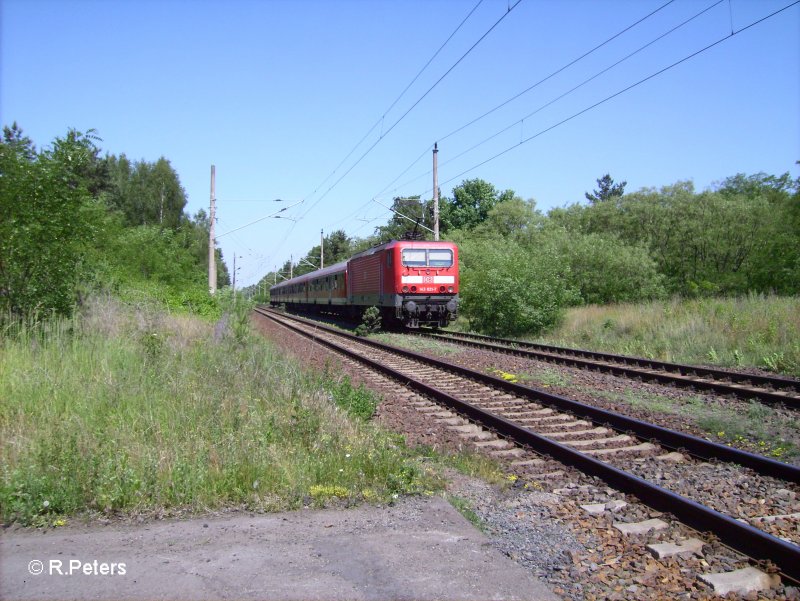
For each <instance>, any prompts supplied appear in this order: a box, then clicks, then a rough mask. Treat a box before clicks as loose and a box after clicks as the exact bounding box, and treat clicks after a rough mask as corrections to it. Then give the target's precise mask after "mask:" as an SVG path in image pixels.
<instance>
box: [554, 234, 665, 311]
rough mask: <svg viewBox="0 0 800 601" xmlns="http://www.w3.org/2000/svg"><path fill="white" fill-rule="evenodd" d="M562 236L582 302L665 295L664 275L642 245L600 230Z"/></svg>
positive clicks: (631, 300)
mask: <svg viewBox="0 0 800 601" xmlns="http://www.w3.org/2000/svg"><path fill="white" fill-rule="evenodd" d="M567 236H568V238H567ZM561 237H562V240H561V248H562V252H563V253H564V254H565V255H566V256H567V257H568V261H569V266H570V283H571V284H572V287H573V288H575V289H576V290H577V291H578V293H579V294H580V297H581V299H582V300H583V302H584V303H586V304H598V305H600V304H605V303H624V302H636V301H642V300H651V299H654V298H663V297H664V296H665V294H666V291H665V289H664V283H663V282H664V277H663V276H662V275H661V274H660V273H658V265H657V264H656V262H655V261H653V259H651V258H650V255H649V253H648V252H647V250H646V249H645V248H643V247H640V246H632V245H629V244H625V243H624V242H622V241H620V240H618V239H616V238H613V237H611V236H602V235H599V234H586V235H581V234H572V235H570V234H567V233H566V232H563V234H562V236H561Z"/></svg>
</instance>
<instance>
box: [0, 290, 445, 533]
mask: <svg viewBox="0 0 800 601" xmlns="http://www.w3.org/2000/svg"><path fill="white" fill-rule="evenodd" d="M115 310H116V311H117V313H116V314H115V316H114V320H113V321H114V323H115V324H117V325H115V326H114V327H113V328H110V329H109V328H105V327H103V326H102V324H103V323H104V321H105V320H103V319H96V317H95V316H92V315H88V316H85V317H82V318H81V319H77V320H76V321H75V322H74V323H73V322H72V321H70V322H69V323H67V322H66V321H64V320H58V321H51V322H47V325H46V326H44V325H43V326H41V327H40V328H39V331H40V333H38V334H35V333H34V332H32V331H30V330H26V329H25V328H23V327H20V328H18V332H17V334H16V335H15V336H14V337H6V338H4V339H3V340H2V341H0V344H1V345H0V398H2V399H3V402H2V403H0V514H2V515H1V516H0V517H2V519H3V521H4V522H6V523H10V522H12V521H17V522H19V523H21V524H32V525H52V524H54V523H55V522H56V521H57V520H62V519H65V518H66V517H68V516H70V515H74V514H77V513H81V512H84V511H89V512H103V513H117V512H130V511H136V512H166V513H169V512H171V511H179V510H180V511H182V510H184V509H197V510H205V509H207V508H215V507H223V506H231V505H236V506H246V507H248V508H250V509H253V510H268V511H274V510H279V509H290V508H294V507H298V506H300V505H302V503H303V501H304V500H305V499H306V498H308V499H310V501H311V502H317V501H316V500H315V496H316V497H317V498H318V499H319V500H320V502H322V498H323V497H326V496H327V497H329V498H332V497H336V498H342V497H341V494H340V493H341V492H342V489H344V490H346V491H348V493H347V498H348V499H353V500H361V499H367V500H375V501H381V500H383V501H386V500H389V499H391V497H392V495H395V494H405V493H414V494H417V493H423V492H425V491H430V490H432V489H436V488H440V487H441V483H440V481H439V480H438V479H437V477H436V476H435V474H431V473H429V472H428V471H427V470H425V469H423V468H422V467H421V466H420V461H419V460H418V458H417V456H416V455H415V454H414V453H413V452H412V451H410V450H409V449H407V448H406V447H405V445H404V443H403V441H402V440H401V439H399V438H397V437H395V436H391V435H389V434H387V433H386V432H384V431H382V430H380V429H378V428H377V427H376V426H374V425H373V424H372V423H369V422H368V421H367V420H368V418H369V416H371V415H372V414H373V413H374V411H375V406H376V403H377V400H376V399H375V398H374V397H373V396H372V395H371V393H368V391H366V390H365V389H363V388H356V387H353V386H352V385H351V384H350V383H349V382H345V381H342V380H338V379H337V380H332V379H321V376H318V375H313V374H310V373H307V372H305V371H304V370H303V369H302V368H301V367H300V366H299V365H298V364H297V363H295V362H293V361H291V360H289V359H287V358H286V357H284V356H283V355H282V354H281V353H279V352H278V351H277V350H276V349H275V347H274V346H272V345H271V344H269V343H267V342H266V341H265V340H263V339H259V338H256V337H254V336H250V335H247V334H243V335H241V336H239V335H237V334H236V333H235V331H233V329H231V328H228V327H226V328H225V335H224V336H223V337H222V338H221V339H220V340H216V341H215V340H214V336H213V329H214V328H213V324H211V323H209V322H207V321H203V320H202V319H198V318H188V317H185V316H180V317H178V318H176V317H174V316H167V315H164V314H155V315H153V314H150V313H148V312H149V311H150V309H140V310H139V312H137V311H135V310H131V309H126V308H125V307H124V306H122V305H119V306H117V308H116V309H115ZM229 315H233V314H232V313H229ZM232 319H233V318H232ZM234 321H235V319H234ZM107 323H111V322H110V321H108V322H107ZM45 330H46V333H44V334H43V333H42V332H45ZM153 334H155V336H153ZM34 341H35V344H34ZM156 341H157V342H156ZM154 359H155V360H154ZM321 390H323V391H326V392H325V393H321V392H320V391H321ZM332 401H334V402H332ZM337 404H339V405H340V406H341V407H343V408H344V409H345V411H342V410H340V409H338V408H337V406H336V405H337ZM312 487H317V488H313V489H312ZM327 487H333V488H327ZM363 491H368V492H363ZM312 493H313V494H312Z"/></svg>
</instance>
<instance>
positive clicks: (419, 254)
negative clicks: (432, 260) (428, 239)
mask: <svg viewBox="0 0 800 601" xmlns="http://www.w3.org/2000/svg"><path fill="white" fill-rule="evenodd" d="M427 263H428V261H427V258H426V256H425V249H422V248H404V249H403V265H407V266H408V267H425V265H427Z"/></svg>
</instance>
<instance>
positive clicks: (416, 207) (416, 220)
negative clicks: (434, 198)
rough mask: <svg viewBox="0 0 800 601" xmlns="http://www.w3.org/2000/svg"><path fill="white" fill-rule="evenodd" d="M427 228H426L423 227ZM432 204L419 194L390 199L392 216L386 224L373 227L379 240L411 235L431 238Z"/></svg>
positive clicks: (397, 238)
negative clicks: (422, 198)
mask: <svg viewBox="0 0 800 601" xmlns="http://www.w3.org/2000/svg"><path fill="white" fill-rule="evenodd" d="M425 228H428V229H425ZM428 230H433V206H432V203H431V201H425V200H421V199H420V197H419V196H411V197H408V198H400V197H397V198H395V199H394V200H393V201H392V216H391V218H390V219H389V222H388V223H387V224H386V225H382V226H379V227H377V228H375V234H376V236H377V237H378V239H379V240H380V241H381V242H388V241H389V240H407V239H410V238H412V237H416V238H419V239H421V240H424V239H426V238H431V239H432V234H431V233H430V232H429V231H428Z"/></svg>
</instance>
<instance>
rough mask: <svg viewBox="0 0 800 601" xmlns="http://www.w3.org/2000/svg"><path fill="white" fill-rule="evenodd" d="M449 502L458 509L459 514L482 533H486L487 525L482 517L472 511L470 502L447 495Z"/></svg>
mask: <svg viewBox="0 0 800 601" xmlns="http://www.w3.org/2000/svg"><path fill="white" fill-rule="evenodd" d="M447 500H448V501H449V502H450V505H452V506H453V507H455V508H456V510H457V511H458V513H460V514H461V515H463V516H464V517H465V518H466V519H467V520H468V521H469V523H470V524H472V525H473V526H475V527H476V528H477V529H478V530H480V531H481V532H485V531H486V524H485V523H484V521H483V520H482V519H481V518H480V517H478V514H477V513H475V510H473V509H472V506H471V505H470V503H469V501H467V500H466V499H464V498H462V497H457V496H455V495H447Z"/></svg>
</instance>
